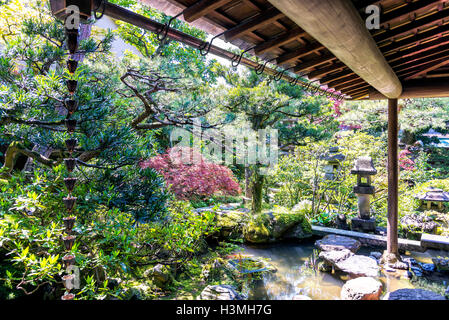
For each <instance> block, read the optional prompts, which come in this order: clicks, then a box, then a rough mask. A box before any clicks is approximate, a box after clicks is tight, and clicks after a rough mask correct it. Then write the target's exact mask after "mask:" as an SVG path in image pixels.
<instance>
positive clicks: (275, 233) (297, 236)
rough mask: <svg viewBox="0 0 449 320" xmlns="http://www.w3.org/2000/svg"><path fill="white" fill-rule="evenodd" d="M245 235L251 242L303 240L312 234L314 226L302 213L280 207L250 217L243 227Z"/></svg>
mask: <svg viewBox="0 0 449 320" xmlns="http://www.w3.org/2000/svg"><path fill="white" fill-rule="evenodd" d="M243 236H244V237H245V240H246V241H248V242H251V243H269V242H275V241H278V240H283V239H290V240H292V239H294V240H301V239H305V238H309V237H311V236H312V228H311V226H310V223H309V222H308V221H307V219H306V218H305V217H304V215H303V214H302V213H298V212H296V211H292V210H288V209H286V208H281V207H278V208H276V210H275V211H274V212H265V213H261V214H258V215H256V216H255V217H253V218H252V219H250V220H249V221H248V222H247V224H246V225H245V226H244V227H243Z"/></svg>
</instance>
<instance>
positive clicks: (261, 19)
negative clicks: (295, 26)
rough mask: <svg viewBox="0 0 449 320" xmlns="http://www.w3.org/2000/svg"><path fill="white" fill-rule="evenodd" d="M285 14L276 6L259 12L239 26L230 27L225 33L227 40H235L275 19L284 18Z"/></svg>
mask: <svg viewBox="0 0 449 320" xmlns="http://www.w3.org/2000/svg"><path fill="white" fill-rule="evenodd" d="M283 16H284V15H283V14H282V12H280V11H279V10H278V9H276V8H273V7H272V8H270V9H268V10H267V11H264V12H262V13H259V14H257V15H255V16H253V17H252V18H249V19H247V20H246V21H243V22H242V23H240V24H238V25H237V26H235V27H233V28H231V29H229V30H228V31H226V32H225V33H224V38H225V39H226V41H230V40H233V39H235V38H237V37H239V36H242V35H244V34H246V33H248V32H251V31H254V30H256V29H258V28H260V27H263V26H265V25H267V24H270V23H272V22H273V21H274V20H277V19H279V18H282V17H283Z"/></svg>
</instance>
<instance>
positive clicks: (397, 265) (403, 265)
mask: <svg viewBox="0 0 449 320" xmlns="http://www.w3.org/2000/svg"><path fill="white" fill-rule="evenodd" d="M388 266H389V267H391V268H393V269H398V270H408V264H407V263H405V262H401V261H397V262H396V263H393V264H389V265H388Z"/></svg>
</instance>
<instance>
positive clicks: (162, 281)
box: [144, 264, 173, 288]
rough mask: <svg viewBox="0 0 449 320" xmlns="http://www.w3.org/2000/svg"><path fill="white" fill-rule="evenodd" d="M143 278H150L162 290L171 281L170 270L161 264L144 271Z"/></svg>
mask: <svg viewBox="0 0 449 320" xmlns="http://www.w3.org/2000/svg"><path fill="white" fill-rule="evenodd" d="M144 276H145V277H148V278H150V279H151V281H152V282H153V283H154V284H155V285H156V286H158V287H159V288H164V287H165V286H167V285H168V284H169V283H170V282H171V281H172V280H173V275H172V274H171V270H170V268H169V267H168V266H165V265H162V264H157V265H156V266H155V267H153V268H152V269H149V270H147V271H145V273H144Z"/></svg>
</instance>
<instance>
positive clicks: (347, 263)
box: [320, 249, 379, 278]
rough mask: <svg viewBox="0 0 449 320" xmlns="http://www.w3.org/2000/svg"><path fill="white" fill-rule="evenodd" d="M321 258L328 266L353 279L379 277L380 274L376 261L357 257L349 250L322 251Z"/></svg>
mask: <svg viewBox="0 0 449 320" xmlns="http://www.w3.org/2000/svg"><path fill="white" fill-rule="evenodd" d="M320 258H321V259H323V260H324V262H325V263H326V264H327V265H330V266H333V267H334V268H335V269H336V270H339V271H341V272H344V273H347V274H348V275H349V276H350V277H351V278H358V277H377V275H378V274H379V266H378V265H377V262H376V260H374V259H372V258H369V257H366V256H361V255H355V254H354V253H352V252H351V251H349V250H348V249H343V250H335V251H322V252H320Z"/></svg>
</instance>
